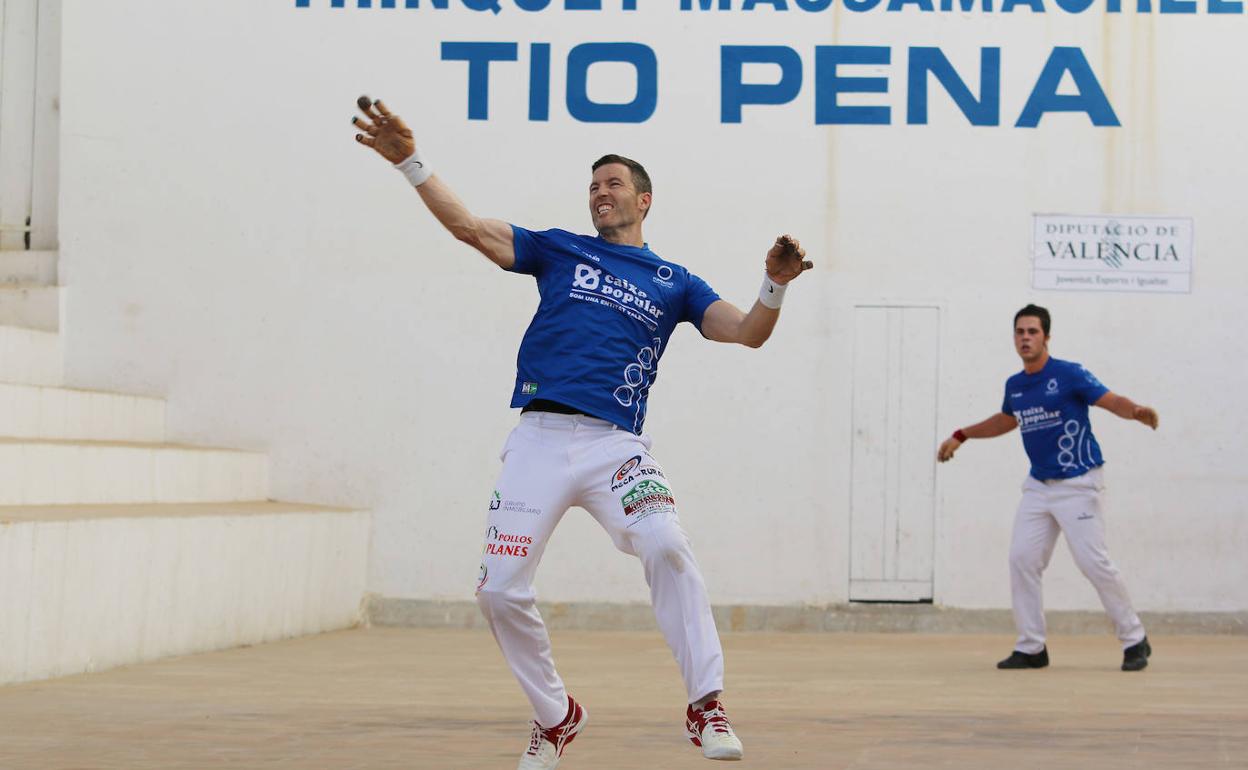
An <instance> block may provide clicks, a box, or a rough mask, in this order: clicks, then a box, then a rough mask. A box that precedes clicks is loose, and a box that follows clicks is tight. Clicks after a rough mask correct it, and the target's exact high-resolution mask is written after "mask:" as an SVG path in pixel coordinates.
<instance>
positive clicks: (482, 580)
mask: <svg viewBox="0 0 1248 770" xmlns="http://www.w3.org/2000/svg"><path fill="white" fill-rule="evenodd" d="M489 580H490V570H489V568H488V567H486V566H485V562H482V563H481V569H480V570H478V571H477V593H481V589H482V588H485V584H486V583H487V582H489Z"/></svg>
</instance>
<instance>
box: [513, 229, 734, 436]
mask: <svg viewBox="0 0 1248 770" xmlns="http://www.w3.org/2000/svg"><path fill="white" fill-rule="evenodd" d="M512 233H513V234H514V236H515V251H516V264H515V265H514V266H513V267H512V270H513V271H514V272H517V273H526V274H528V275H532V276H533V277H534V278H536V279H537V290H538V293H539V294H540V295H541V302H540V303H539V305H538V307H537V313H536V314H534V316H533V320H532V322H530V323H529V328H528V330H527V331H526V332H525V333H524V340H523V341H522V342H521V343H520V353H519V355H518V356H517V359H516V389H515V392H514V393H513V394H512V397H511V405H512V406H513V407H522V406H524V405H525V404H527V403H529V401H531V400H533V399H534V398H544V399H548V400H550V401H557V402H559V403H561V404H567V405H568V406H571V407H574V408H576V409H579V410H581V411H583V412H584V413H585V414H588V415H592V416H594V417H599V418H602V419H604V420H608V421H610V422H612V423H615V424H616V425H618V426H620V427H621V428H623V429H624V430H628V431H632V432H633V433H638V434H639V433H641V428H642V425H643V424H644V423H645V420H646V401H647V398H648V396H649V394H650V386H651V385H653V384H654V380H655V377H657V376H658V369H659V357H660V356H661V355H662V354H663V351H664V350H665V349H666V347H667V340H668V338H669V337H671V335H672V331H673V330H674V329H675V328H676V324H678V323H680V322H681V321H689V322H691V323H692V324H694V325H695V326H697V327H698V329H699V331H700V330H701V328H702V314H703V313H704V312H706V308H707V307H709V306H710V304H711V303H712V302H715V301H716V300H717V299H719V295H718V294H716V293H715V291H714V290H713V289H711V287H710V286H708V285H707V284H706V282H705V281H703V280H702V279H701V278H699V277H697V276H696V275H694V274H692V273H690V272H689V271H688V270H686V269H685V268H683V267H681V266H680V265H677V264H674V263H672V262H666V261H664V260H663V259H660V258H659V257H658V256H657V255H656V254H655V253H654V252H652V251H650V249H649V248H648V247H641V248H638V247H636V246H620V245H617V244H614V243H609V242H608V241H604V240H603V239H602V238H599V237H596V236H591V235H576V234H574V233H569V232H567V231H565V230H545V231H542V232H534V231H531V230H525V229H524V228H521V227H516V226H514V225H513V226H512Z"/></svg>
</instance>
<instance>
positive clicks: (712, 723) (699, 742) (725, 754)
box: [685, 700, 745, 760]
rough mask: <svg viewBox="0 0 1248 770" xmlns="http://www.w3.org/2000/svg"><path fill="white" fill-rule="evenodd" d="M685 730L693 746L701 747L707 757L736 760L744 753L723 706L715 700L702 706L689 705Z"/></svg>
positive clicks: (703, 754)
mask: <svg viewBox="0 0 1248 770" xmlns="http://www.w3.org/2000/svg"><path fill="white" fill-rule="evenodd" d="M685 731H686V732H688V733H689V740H690V741H692V742H693V745H694V746H701V747H702V756H704V757H706V758H707V759H727V760H738V759H740V758H741V757H742V756H743V755H744V754H745V751H744V749H742V748H741V739H740V738H738V737H737V734H736V733H734V732H733V731H732V725H730V724H728V715H727V714H725V713H724V706H723V704H722V703H720V702H719V701H717V700H713V701H708V702H707V704H706V705H705V706H703V707H702V708H700V709H699V708H694V707H693V706H692V705H691V706H689V710H688V711H686V712H685Z"/></svg>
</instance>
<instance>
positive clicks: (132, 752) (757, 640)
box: [0, 629, 1248, 770]
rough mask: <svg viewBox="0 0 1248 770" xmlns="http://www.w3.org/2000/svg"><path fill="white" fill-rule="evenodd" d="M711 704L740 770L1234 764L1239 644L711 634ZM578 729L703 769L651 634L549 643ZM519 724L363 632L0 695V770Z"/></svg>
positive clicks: (458, 737)
mask: <svg viewBox="0 0 1248 770" xmlns="http://www.w3.org/2000/svg"><path fill="white" fill-rule="evenodd" d="M724 641H725V647H726V653H727V661H728V674H729V691H728V693H727V695H726V697H725V703H726V705H727V708H728V713H729V715H730V716H731V717H732V718H733V720H734V722H735V724H736V727H737V730H738V732H739V734H740V735H741V737H742V739H743V740H744V742H745V747H746V763H748V765H750V766H753V767H757V768H766V769H767V770H773V769H774V770H780V769H782V768H819V769H820V770H824V769H830V768H911V767H922V768H928V767H957V768H1044V770H1062V769H1064V768H1085V767H1086V768H1097V769H1098V770H1111V769H1112V768H1141V767H1145V768H1199V767H1241V768H1242V767H1246V766H1248V637H1242V636H1240V637H1214V636H1208V637H1170V638H1166V637H1158V638H1156V639H1153V640H1152V641H1153V646H1154V650H1155V653H1154V657H1153V665H1152V666H1150V667H1149V668H1148V670H1146V671H1144V672H1141V673H1135V674H1128V673H1123V672H1121V671H1119V670H1118V663H1119V661H1120V657H1121V656H1120V653H1119V651H1118V647H1117V645H1116V643H1115V642H1114V641H1113V640H1112V639H1110V638H1108V637H1092V636H1079V637H1062V638H1057V639H1054V640H1051V644H1050V651H1051V653H1052V657H1053V665H1052V666H1051V667H1050V668H1048V669H1046V670H1043V671H1023V672H1004V671H997V670H995V669H994V666H993V664H994V662H995V661H996V660H997V659H998V658H1000V657H1003V656H1004V655H1005V654H1006V653H1008V652H1009V648H1010V641H1011V640H1010V639H1008V638H1005V637H994V636H975V635H966V636H918V635H908V634H896V635H868V634H854V635H842V634H728V635H726V636H725V639H724ZM554 643H555V654H556V660H557V661H558V663H559V665H560V669H561V672H562V674H563V676H564V678H565V680H566V681H567V682H568V684H569V687H570V688H571V691H572V693H573V694H574V695H576V696H577V698H578V699H579V700H581V701H583V702H584V703H585V704H586V706H587V707H588V708H589V711H590V721H589V725H588V727H587V728H586V730H585V732H584V733H582V734H581V736H580V737H579V738H578V739H577V740H576V742H575V743H574V744H572V746H571V747H570V748H569V749H568V751H567V753H566V754H565V755H564V759H563V762H562V763H561V764H560V765H559V767H560V770H577V769H578V768H580V769H589V768H592V769H593V770H609V769H613V768H644V769H645V770H667V769H668V768H673V769H677V768H703V769H704V770H706V769H707V768H710V767H715V766H717V765H709V764H708V763H707V761H706V760H704V759H702V758H701V756H700V755H699V754H698V752H697V750H696V749H694V748H693V747H692V746H690V745H689V744H688V742H687V741H685V739H684V738H683V708H684V700H685V698H684V693H683V691H682V688H681V686H680V683H679V678H678V675H677V672H676V667H675V664H674V663H673V662H672V659H671V656H670V654H669V653H668V651H667V649H666V647H665V646H664V645H663V642H662V640H661V639H660V638H659V637H658V636H657V635H655V634H650V633H603V632H598V633H594V632H558V633H555V634H554ZM527 718H528V714H527V708H526V704H525V703H524V701H523V699H522V697H521V695H520V692H519V689H518V688H517V686H516V685H515V683H514V681H513V680H512V679H511V676H510V674H509V672H508V671H507V670H506V669H505V668H504V666H503V663H502V660H501V658H500V656H499V654H498V652H497V650H496V649H495V647H494V642H493V640H492V639H491V638H490V636H489V635H488V634H487V633H484V632H479V631H449V630H406V629H404V630H398V629H372V630H367V631H363V630H361V631H348V632H342V633H335V634H327V635H323V636H318V637H311V638H305V639H299V640H294V641H289V642H282V643H277V644H271V645H265V646H261V647H254V648H247V649H239V650H233V651H229V652H223V653H214V654H208V655H198V656H193V657H186V658H178V659H172V660H167V661H162V662H157V663H152V664H147V665H142V666H135V667H132V668H127V669H120V670H116V671H110V672H105V673H102V674H93V675H86V676H80V677H72V678H68V679H61V680H55V681H50V682H42V683H32V684H24V685H18V686H10V687H4V688H0V768H4V770H16V769H18V768H38V769H39V770H53V769H54V768H130V769H134V770H139V769H141V768H142V769H146V768H216V767H228V768H253V767H254V768H261V767H263V768H268V767H280V768H429V769H431V770H435V769H436V770H443V769H446V768H464V769H468V768H471V769H472V770H483V769H485V768H507V769H508V770H510V769H511V768H514V767H515V761H516V757H517V756H518V755H519V753H520V752H521V751H522V750H523V749H524V747H525V746H526V745H527V738H528V729H527V727H526V724H525V722H526V720H527Z"/></svg>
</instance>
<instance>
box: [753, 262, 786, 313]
mask: <svg viewBox="0 0 1248 770" xmlns="http://www.w3.org/2000/svg"><path fill="white" fill-rule="evenodd" d="M787 288H789V287H788V286H787V285H785V286H781V285H780V284H778V283H776V282H775V281H773V280H771V276H769V275H767V272H766V271H764V272H763V287H762V288H761V289H759V290H758V301H759V302H761V303H763V305H764V306H765V307H769V308H771V309H772V310H779V309H780V305H781V304H783V303H784V290H785V289H787Z"/></svg>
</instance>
